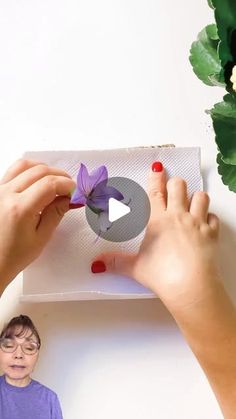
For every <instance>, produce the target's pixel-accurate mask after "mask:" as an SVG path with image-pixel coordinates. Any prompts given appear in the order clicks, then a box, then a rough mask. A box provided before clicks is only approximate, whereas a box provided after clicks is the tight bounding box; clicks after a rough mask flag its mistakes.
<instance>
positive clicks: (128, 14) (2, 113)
mask: <svg viewBox="0 0 236 419" xmlns="http://www.w3.org/2000/svg"><path fill="white" fill-rule="evenodd" d="M212 21H213V14H212V11H211V10H210V9H209V8H208V6H207V1H206V0H201V1H198V2H196V1H194V0H179V1H178V2H176V1H174V0H171V1H169V2H164V1H161V0H156V1H154V0H145V1H144V0H136V1H135V0H120V1H116V0H113V1H111V0H110V1H109V0H100V1H99V2H98V1H95V0H88V1H86V2H85V1H80V0H77V1H76V0H67V1H65V0H64V1H62V0H57V1H55V0H41V1H40V2H38V1H36V0H30V1H29V0H22V1H19V0H8V1H7V2H5V1H3V0H0V40H1V41H0V138H1V157H0V161H1V167H0V170H1V174H2V173H3V172H4V170H5V169H6V168H7V167H8V166H9V165H10V163H12V162H13V161H14V160H15V159H16V158H17V157H19V156H20V155H21V154H22V153H23V152H24V151H26V150H40V149H41V150H42V149H49V150H50V149H75V148H76V149H86V148H89V149H91V148H106V147H109V148H113V147H114V148H115V147H122V146H128V145H149V144H164V143H175V145H176V146H188V145H189V146H201V147H202V169H203V177H204V184H205V189H206V190H207V191H208V192H209V194H210V196H211V200H212V201H211V202H212V204H211V210H212V211H215V212H217V214H218V215H219V216H220V217H221V219H222V233H221V247H220V250H221V252H220V253H221V254H220V260H221V265H222V271H223V274H224V278H225V282H226V287H227V289H228V291H229V292H230V294H231V296H232V297H234V296H236V290H235V286H234V271H235V261H234V255H235V250H236V241H235V231H236V222H235V195H234V194H233V193H231V192H229V191H228V189H227V187H225V186H224V185H223V184H222V183H221V180H220V177H219V175H218V174H217V170H216V164H215V156H216V146H215V143H214V134H213V132H212V129H211V121H210V118H209V116H207V115H206V114H205V113H204V110H205V109H210V108H211V107H212V106H213V104H214V103H215V102H216V101H220V100H221V98H222V96H223V93H224V92H223V90H220V89H217V88H210V87H207V86H204V85H203V84H202V83H201V82H200V81H199V80H198V79H197V78H196V76H195V75H194V74H193V72H192V69H191V66H190V64H189V61H188V55H189V48H190V45H191V42H192V41H193V40H194V39H195V38H196V35H197V33H198V32H199V31H200V30H201V29H202V27H203V26H204V25H206V24H208V23H211V22H212ZM20 293H21V276H20V275H19V276H18V277H17V278H16V280H15V281H14V282H13V283H12V284H11V285H10V286H9V287H8V289H7V290H6V291H5V293H4V295H3V296H2V298H1V304H0V319H1V320H0V321H1V324H3V323H4V322H6V321H8V320H9V318H11V316H13V315H15V314H20V313H25V314H28V315H30V316H31V317H32V318H33V320H34V321H35V323H36V325H37V326H38V328H39V331H40V334H41V336H42V340H43V347H42V352H41V357H40V361H39V364H38V366H37V369H36V371H35V375H34V378H35V379H38V380H39V381H41V382H43V383H44V384H46V385H48V386H49V387H51V388H52V389H54V390H55V391H56V392H57V393H58V395H59V398H60V400H61V404H62V407H63V411H64V416H65V419H94V418H96V419H100V418H102V419H108V418H109V419H110V418H111V417H112V418H113V419H116V418H121V417H122V418H129V419H134V418H135V419H141V418H148V419H154V418H155V419H156V418H157V417H158V418H160V419H189V418H191V419H199V418H201V419H219V418H221V417H222V416H221V414H220V412H219V408H218V407H217V403H216V401H215V399H214V396H213V394H212V392H211V390H210V388H209V386H208V383H207V380H206V379H205V377H204V375H203V373H202V372H201V369H200V367H199V366H198V364H197V362H196V360H195V358H194V356H193V355H192V353H191V351H190V349H189V348H188V346H187V345H186V343H185V342H184V340H183V338H182V336H181V335H180V333H179V331H178V329H177V327H176V325H175V323H174V321H173V319H172V318H171V317H170V315H169V314H168V312H167V311H166V309H165V308H164V307H163V305H162V304H161V302H160V301H158V300H150V301H149V300H148V301H141V300H138V301H106V302H103V301H97V302H95V301H93V302H73V303H71V302H70V303H53V304H46V303H45V304H35V305H33V304H32V305H29V304H28V305H27V304H20V303H19V302H18V296H19V295H20Z"/></svg>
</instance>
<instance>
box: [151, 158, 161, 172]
mask: <svg viewBox="0 0 236 419" xmlns="http://www.w3.org/2000/svg"><path fill="white" fill-rule="evenodd" d="M162 170H163V164H162V163H161V162H160V161H155V162H154V163H153V164H152V171H153V172H162Z"/></svg>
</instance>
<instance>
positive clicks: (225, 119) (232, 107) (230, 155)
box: [208, 94, 236, 165]
mask: <svg viewBox="0 0 236 419" xmlns="http://www.w3.org/2000/svg"><path fill="white" fill-rule="evenodd" d="M208 113H210V115H211V117H212V120H213V126H214V130H215V133H216V143H217V145H218V148H219V150H220V153H221V154H222V159H223V161H224V162H225V163H226V164H232V165H236V95H229V94H228V95H226V96H225V97H224V101H223V102H220V103H216V105H215V106H214V108H213V109H211V110H210V111H208Z"/></svg>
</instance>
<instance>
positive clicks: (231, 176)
mask: <svg viewBox="0 0 236 419" xmlns="http://www.w3.org/2000/svg"><path fill="white" fill-rule="evenodd" d="M217 163H218V173H219V174H220V176H221V178H222V182H223V183H224V185H227V186H228V188H229V190H230V191H232V192H236V165H233V164H226V163H225V162H224V161H223V159H222V154H221V153H218V155H217Z"/></svg>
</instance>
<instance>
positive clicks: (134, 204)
mask: <svg viewBox="0 0 236 419" xmlns="http://www.w3.org/2000/svg"><path fill="white" fill-rule="evenodd" d="M107 186H112V187H113V188H115V189H117V190H118V191H119V192H121V194H122V195H123V197H124V198H123V199H122V200H117V199H115V198H113V197H111V198H108V199H107V211H106V212H103V213H102V215H99V214H98V213H95V212H94V211H92V210H91V209H90V208H89V207H88V206H87V205H86V210H85V211H86V218H87V222H88V223H89V225H90V227H91V228H92V230H93V231H94V233H96V234H97V235H98V236H100V237H102V238H103V239H105V240H108V241H111V242H125V241H128V240H131V239H134V238H135V237H137V236H138V235H139V234H140V233H141V232H142V231H143V230H144V228H145V227H146V225H147V223H148V220H149V217H150V212H151V207H150V201H149V198H148V195H147V193H146V192H145V190H144V189H143V188H142V187H141V186H140V185H139V184H138V183H136V182H135V181H134V180H131V179H128V178H125V177H110V178H108V181H107ZM98 187H99V185H98ZM101 217H102V220H101ZM101 222H102V226H103V227H102V229H101ZM104 226H105V229H104Z"/></svg>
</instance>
